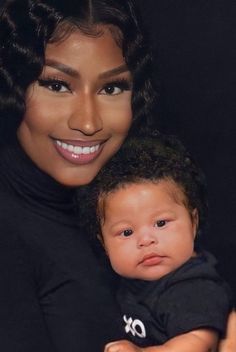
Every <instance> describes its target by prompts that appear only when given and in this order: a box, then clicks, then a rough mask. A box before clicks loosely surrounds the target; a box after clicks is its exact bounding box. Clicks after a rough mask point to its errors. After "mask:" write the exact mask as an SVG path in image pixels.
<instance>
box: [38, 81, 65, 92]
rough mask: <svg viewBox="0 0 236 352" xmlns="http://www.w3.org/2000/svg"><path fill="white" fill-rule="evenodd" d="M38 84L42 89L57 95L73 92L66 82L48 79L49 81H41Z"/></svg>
mask: <svg viewBox="0 0 236 352" xmlns="http://www.w3.org/2000/svg"><path fill="white" fill-rule="evenodd" d="M38 82H39V85H40V86H41V87H45V88H47V89H49V90H51V91H53V92H56V93H66V92H71V89H70V87H69V85H68V83H66V82H64V81H59V80H51V79H47V80H43V79H39V80H38Z"/></svg>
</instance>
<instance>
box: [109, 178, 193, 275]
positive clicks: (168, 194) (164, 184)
mask: <svg viewBox="0 0 236 352" xmlns="http://www.w3.org/2000/svg"><path fill="white" fill-rule="evenodd" d="M184 197H185V196H184V194H183V192H182V190H181V189H180V188H179V187H178V185H177V184H175V183H173V182H171V181H168V180H163V181H160V182H159V183H156V184H154V183H152V182H143V183H137V184H130V185H127V186H126V187H125V188H121V189H118V190H117V191H115V192H114V193H112V194H109V195H108V196H107V197H106V199H105V217H104V218H105V221H104V223H103V224H102V233H103V241H104V246H105V249H106V252H107V254H108V256H109V258H110V261H111V265H112V267H113V269H114V270H115V271H116V272H117V273H118V274H120V275H121V276H124V277H128V278H137V279H143V280H156V279H159V278H161V277H162V276H164V275H166V274H168V273H169V272H171V271H173V270H175V269H176V268H177V267H179V266H180V265H182V264H183V263H185V262H186V261H187V260H188V259H189V258H191V257H192V256H193V255H194V250H193V248H194V238H195V233H196V228H197V211H193V214H190V212H189V210H188V209H187V208H186V206H185V205H184V199H185V198H184Z"/></svg>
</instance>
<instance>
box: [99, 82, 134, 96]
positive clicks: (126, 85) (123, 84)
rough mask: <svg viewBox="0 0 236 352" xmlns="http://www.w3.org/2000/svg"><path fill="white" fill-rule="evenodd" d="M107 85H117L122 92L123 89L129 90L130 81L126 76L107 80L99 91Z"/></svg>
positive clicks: (107, 86)
mask: <svg viewBox="0 0 236 352" xmlns="http://www.w3.org/2000/svg"><path fill="white" fill-rule="evenodd" d="M109 87H112V88H114V87H117V88H119V89H120V90H121V91H122V92H123V91H127V90H131V83H130V82H129V80H127V79H126V78H120V79H116V80H114V81H110V82H107V83H106V84H105V85H104V86H103V88H102V89H101V90H100V91H102V90H104V89H106V88H109ZM118 94H119V93H118Z"/></svg>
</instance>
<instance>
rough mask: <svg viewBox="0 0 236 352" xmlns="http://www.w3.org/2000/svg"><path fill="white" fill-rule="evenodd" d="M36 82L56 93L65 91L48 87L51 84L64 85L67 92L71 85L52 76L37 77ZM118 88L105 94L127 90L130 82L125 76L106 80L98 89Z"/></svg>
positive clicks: (129, 87)
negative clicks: (117, 90)
mask: <svg viewBox="0 0 236 352" xmlns="http://www.w3.org/2000/svg"><path fill="white" fill-rule="evenodd" d="M38 84H39V85H40V86H41V87H45V88H48V89H49V90H51V91H54V92H57V93H65V92H60V91H59V90H56V89H52V88H49V87H50V86H53V85H58V86H61V87H62V86H64V87H65V88H66V89H67V90H68V91H69V92H71V91H72V90H71V86H70V84H69V83H68V82H66V81H64V80H61V79H59V78H56V77H55V78H53V77H48V78H47V77H46V78H39V79H38ZM110 87H111V88H115V87H116V88H119V89H120V90H121V92H119V93H116V94H112V93H114V92H111V93H109V92H107V93H106V94H107V95H118V94H121V93H122V92H124V91H128V90H131V83H130V82H129V80H127V79H125V78H121V79H116V80H114V81H110V82H107V83H106V84H105V85H104V86H103V87H102V88H101V90H100V92H102V91H103V90H106V89H108V88H110Z"/></svg>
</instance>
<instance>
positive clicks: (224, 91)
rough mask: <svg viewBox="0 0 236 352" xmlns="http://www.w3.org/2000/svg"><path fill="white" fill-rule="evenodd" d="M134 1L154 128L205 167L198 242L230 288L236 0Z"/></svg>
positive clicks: (234, 232)
mask: <svg viewBox="0 0 236 352" xmlns="http://www.w3.org/2000/svg"><path fill="white" fill-rule="evenodd" d="M78 1H79V0H78ZM136 1H137V2H139V3H140V6H141V12H142V14H143V17H144V20H145V22H146V25H147V27H148V31H149V32H150V35H151V38H152V44H153V47H154V52H155V79H156V81H158V83H159V84H160V98H159V105H158V110H159V111H158V112H157V117H158V118H159V126H160V130H161V131H163V132H168V133H174V134H177V135H178V136H179V137H180V138H181V139H182V141H183V142H184V143H185V145H186V146H187V147H188V149H189V150H190V151H191V152H192V153H193V155H194V156H195V159H197V160H198V161H199V163H200V164H201V166H202V168H203V170H204V171H205V173H206V176H207V180H208V190H209V203H210V229H209V232H208V233H207V234H206V236H205V243H206V246H207V248H208V249H211V250H212V251H213V252H214V253H215V254H216V255H217V257H218V258H219V260H220V262H221V265H222V266H221V268H220V270H222V273H223V275H224V277H226V278H227V279H228V280H229V281H230V283H231V286H232V287H233V288H234V292H236V259H235V257H236V186H235V178H236V157H235V154H236V128H235V122H234V121H235V117H236V2H235V0H197V1H196V0H136ZM1 3H3V0H0V4H1Z"/></svg>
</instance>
